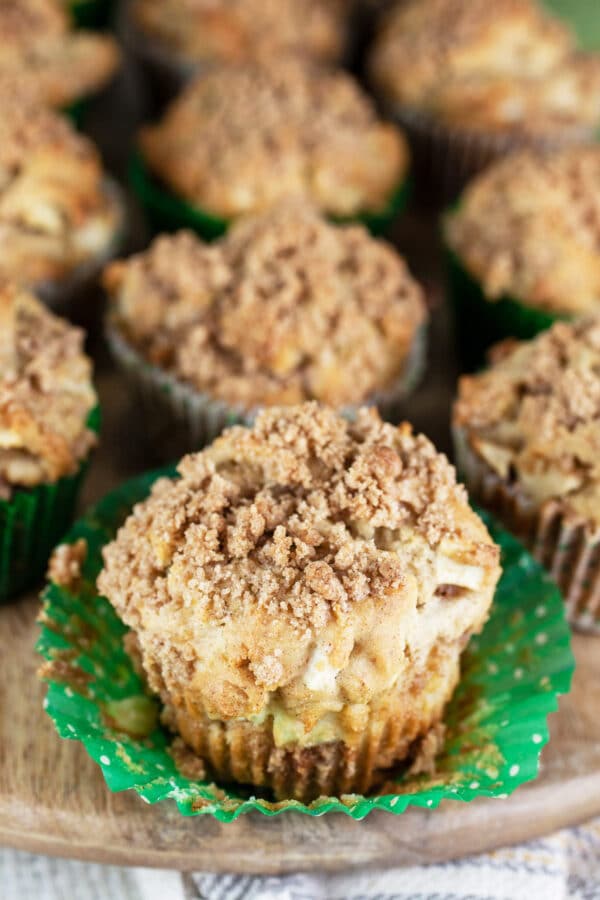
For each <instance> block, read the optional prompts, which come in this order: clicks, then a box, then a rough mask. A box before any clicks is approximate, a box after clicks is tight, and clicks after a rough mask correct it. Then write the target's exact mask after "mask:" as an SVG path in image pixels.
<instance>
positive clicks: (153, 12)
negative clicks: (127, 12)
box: [131, 0, 350, 63]
mask: <svg viewBox="0 0 600 900" xmlns="http://www.w3.org/2000/svg"><path fill="white" fill-rule="evenodd" d="M349 5H350V4H349V3H347V2H344V0H304V2H302V3H298V2H297V0H234V2H231V0H228V2H224V0H216V2H215V0H134V2H133V3H132V4H131V18H132V20H133V22H134V23H135V26H136V28H139V29H140V30H141V31H142V32H143V33H144V34H145V35H146V36H147V37H148V38H149V39H151V40H153V41H155V42H156V43H157V45H158V46H161V47H162V48H164V49H165V50H167V51H169V52H170V53H171V54H173V55H175V56H176V57H178V58H179V59H181V60H182V61H186V62H190V63H196V62H241V61H244V60H248V59H251V58H253V57H255V56H256V55H257V54H260V53H264V52H271V53H273V52H274V53H285V52H289V51H290V50H293V51H300V52H303V53H306V54H307V55H309V56H311V57H315V58H318V59H321V60H331V61H334V60H338V59H339V58H340V57H341V55H342V53H343V50H344V44H345V35H346V26H347V23H346V18H347V16H348V12H349V10H348V7H349Z"/></svg>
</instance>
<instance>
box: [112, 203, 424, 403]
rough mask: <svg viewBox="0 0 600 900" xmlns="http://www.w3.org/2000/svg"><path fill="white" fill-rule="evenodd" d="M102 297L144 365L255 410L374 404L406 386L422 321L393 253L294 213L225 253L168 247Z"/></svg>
mask: <svg viewBox="0 0 600 900" xmlns="http://www.w3.org/2000/svg"><path fill="white" fill-rule="evenodd" d="M105 284H106V286H107V288H108V290H109V292H110V293H111V295H112V297H113V304H112V322H113V324H114V325H115V327H117V328H118V329H119V331H120V332H121V333H123V334H124V336H125V337H126V338H127V339H128V340H129V341H130V342H131V343H132V344H133V345H134V346H135V347H136V348H137V349H138V350H139V351H141V353H142V354H143V356H144V357H146V358H147V359H149V360H150V361H151V362H153V363H155V364H157V365H159V366H162V367H164V368H165V369H167V370H168V371H169V372H171V373H173V374H174V375H175V376H176V377H177V378H179V379H181V380H182V381H185V382H187V383H189V384H191V385H192V386H193V387H194V388H196V389H198V390H199V391H202V392H205V393H207V394H209V395H210V396H212V397H216V398H219V399H223V400H225V401H226V402H228V403H231V404H236V405H241V406H242V407H244V408H245V409H252V408H253V407H254V406H257V405H262V404H267V405H273V404H276V403H294V402H299V401H300V400H303V399H310V398H316V399H320V400H323V401H326V402H329V403H331V404H332V405H335V406H343V405H345V404H354V403H357V402H361V401H363V400H365V399H367V398H368V397H369V396H370V395H371V394H372V393H373V392H376V391H378V390H380V389H382V390H384V389H386V388H388V387H390V386H392V385H393V384H394V383H395V382H396V381H397V380H398V378H399V377H401V376H402V375H403V373H404V371H405V368H406V366H407V361H408V358H409V353H410V351H411V348H412V346H413V345H414V340H415V335H416V332H417V330H418V329H419V328H421V327H422V326H423V325H424V322H425V318H426V310H425V305H424V301H423V296H422V292H421V289H420V288H419V286H418V285H417V284H416V283H415V282H414V281H413V279H412V278H411V276H410V274H409V272H408V269H407V267H406V265H405V263H404V262H403V260H402V259H401V258H400V257H399V256H398V255H397V254H396V252H395V251H394V250H393V249H392V248H391V247H390V246H389V245H387V244H385V243H384V242H382V241H378V240H375V239H373V238H372V237H371V236H370V235H369V234H368V233H367V231H366V230H365V229H364V228H362V227H360V226H346V227H341V226H340V227H336V226H333V225H331V224H329V223H327V222H326V221H324V220H323V219H322V218H321V217H320V216H319V214H318V213H317V212H316V211H315V210H314V209H313V208H312V207H310V206H308V205H306V204H305V203H303V202H295V201H294V202H292V201H289V202H286V203H284V204H283V205H280V206H278V207H276V208H275V209H273V210H272V211H271V212H270V213H268V214H266V215H264V216H259V217H256V218H254V219H249V220H247V221H244V222H240V223H239V224H238V225H237V226H235V227H234V228H233V229H232V230H231V231H230V232H229V233H228V235H226V236H225V238H223V239H222V240H221V241H219V242H217V243H213V244H204V243H202V242H201V241H200V240H199V239H198V238H197V237H195V236H194V235H192V234H191V233H189V232H180V233H179V234H177V235H174V236H169V237H160V238H158V239H157V240H156V241H155V242H154V243H153V244H152V245H151V247H150V248H149V249H148V250H147V251H145V252H144V253H142V254H139V255H138V256H134V257H133V258H131V259H130V260H127V261H119V262H116V263H113V264H112V265H111V266H110V267H109V268H108V270H107V271H106V274H105Z"/></svg>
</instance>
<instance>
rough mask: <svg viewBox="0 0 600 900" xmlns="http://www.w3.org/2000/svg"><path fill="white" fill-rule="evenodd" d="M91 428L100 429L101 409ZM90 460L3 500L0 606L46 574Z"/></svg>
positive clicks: (92, 416) (96, 411)
mask: <svg viewBox="0 0 600 900" xmlns="http://www.w3.org/2000/svg"><path fill="white" fill-rule="evenodd" d="M87 426H88V428H91V429H92V431H95V432H98V431H99V429H100V409H99V408H98V407H96V408H95V409H94V410H92V412H91V413H90V415H89V417H88V422H87ZM88 462H89V460H87V459H86V460H84V461H83V462H82V463H81V465H80V466H79V469H78V470H77V472H75V473H74V474H73V475H66V476H64V477H63V478H59V479H58V481H54V482H51V483H47V484H39V485H37V486H36V487H33V488H18V489H16V490H15V491H14V493H13V495H12V497H11V498H10V499H9V500H0V603H6V602H7V601H8V600H11V599H12V598H14V597H15V596H16V595H17V594H19V593H21V592H22V591H25V590H26V589H27V588H29V587H32V586H33V585H34V584H35V583H36V581H38V580H40V579H41V578H42V576H43V574H44V572H45V571H46V568H47V565H48V557H49V556H50V553H51V551H52V549H53V548H54V546H55V545H56V544H57V543H58V542H59V541H60V540H61V539H62V538H63V537H64V535H65V532H66V531H67V529H68V528H69V526H70V525H71V524H72V522H73V517H74V513H75V509H76V505H77V500H78V497H79V492H80V489H81V486H82V484H83V480H84V478H85V475H86V471H87V468H88Z"/></svg>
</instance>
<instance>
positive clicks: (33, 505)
mask: <svg viewBox="0 0 600 900" xmlns="http://www.w3.org/2000/svg"><path fill="white" fill-rule="evenodd" d="M82 344H83V332H82V331H80V330H79V329H78V328H74V327H73V326H72V325H69V324H68V323H67V322H65V321H63V320H62V319H59V318H57V317H56V316H54V315H53V314H52V313H50V312H49V311H48V310H47V309H46V308H45V307H44V306H43V305H42V304H41V303H40V302H39V300H37V299H36V298H35V297H33V295H31V294H29V293H28V292H27V291H25V290H23V289H22V288H19V287H16V286H15V285H9V284H6V283H4V284H2V285H1V286H0V547H1V548H2V553H1V556H0V601H5V600H6V599H8V598H9V597H11V596H13V595H14V594H16V593H18V592H19V591H21V590H23V589H24V588H25V587H27V586H29V585H31V584H32V583H34V582H35V581H36V579H37V578H39V577H40V576H41V575H42V574H43V572H44V570H45V567H46V562H47V558H48V555H49V553H50V550H51V549H52V547H53V546H54V545H55V544H56V543H58V541H59V540H60V538H61V537H62V536H63V534H64V532H65V530H66V528H67V527H68V525H69V524H70V521H71V518H72V515H73V511H74V506H75V503H76V499H77V493H78V489H79V486H80V483H81V480H82V476H83V472H84V468H85V461H86V460H87V458H88V456H89V453H90V450H91V448H92V447H93V446H94V444H95V441H96V438H95V430H97V427H98V418H97V412H94V410H95V407H96V406H97V398H96V393H95V391H94V388H93V386H92V383H91V362H90V360H89V359H88V358H87V356H85V354H84V353H83V350H82Z"/></svg>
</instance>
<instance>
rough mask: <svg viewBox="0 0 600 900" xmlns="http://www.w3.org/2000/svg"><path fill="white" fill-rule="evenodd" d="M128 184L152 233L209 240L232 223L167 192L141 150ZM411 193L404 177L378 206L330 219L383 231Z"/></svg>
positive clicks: (133, 157)
mask: <svg viewBox="0 0 600 900" xmlns="http://www.w3.org/2000/svg"><path fill="white" fill-rule="evenodd" d="M129 183H130V185H131V187H132V189H133V191H134V192H135V194H136V195H137V197H138V199H139V201H140V203H141V204H142V207H143V209H144V211H145V212H146V215H147V217H148V220H149V222H150V225H151V226H152V228H153V230H154V231H155V232H161V231H177V230H178V229H180V228H190V229H191V230H192V231H195V232H196V233H197V234H198V235H200V237H202V238H204V240H207V241H212V240H214V239H216V238H218V237H221V236H222V235H223V234H225V232H226V231H227V229H228V228H229V225H230V224H231V223H230V221H229V220H228V219H224V218H222V217H220V216H217V215H214V214H213V213H210V212H208V211H207V210H205V209H201V208H200V207H198V206H192V204H190V203H188V202H187V201H186V200H183V199H182V198H181V197H178V196H176V195H175V194H173V193H172V192H171V191H169V190H168V189H167V188H166V187H165V186H164V185H162V184H161V183H160V181H159V180H158V179H157V178H155V177H154V176H153V175H152V173H151V172H150V171H149V169H148V167H147V165H146V163H145V161H144V158H143V157H142V155H141V154H140V153H135V154H134V155H133V156H132V157H131V160H130V162H129ZM410 193H411V183H410V179H406V180H405V181H403V182H402V184H400V185H399V186H398V187H397V188H396V190H395V191H394V192H393V194H392V195H391V196H390V198H389V200H388V202H387V203H386V204H385V206H384V207H382V208H381V209H379V210H370V211H368V212H363V213H359V214H357V215H356V216H348V217H345V216H331V217H330V218H331V220H332V221H333V222H336V223H338V224H340V225H343V224H349V223H351V222H359V223H362V224H363V225H364V226H365V227H366V228H368V229H369V231H370V232H371V233H372V234H374V235H379V234H383V232H385V231H386V230H387V228H388V227H389V226H390V225H391V224H392V222H393V221H394V219H395V218H396V217H397V216H399V215H400V214H401V213H402V212H403V210H404V209H405V208H406V206H407V204H408V201H409V198H410Z"/></svg>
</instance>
